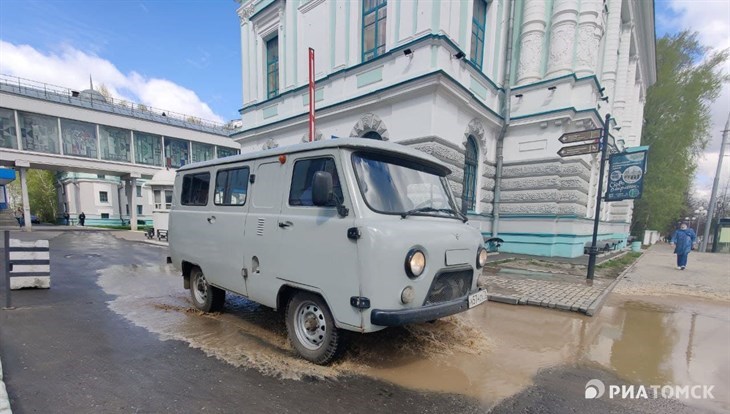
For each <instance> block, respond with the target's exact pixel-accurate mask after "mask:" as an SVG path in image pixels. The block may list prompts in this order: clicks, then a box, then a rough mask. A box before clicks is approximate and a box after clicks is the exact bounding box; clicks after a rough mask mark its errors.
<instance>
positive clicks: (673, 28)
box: [0, 0, 730, 198]
mask: <svg viewBox="0 0 730 414" xmlns="http://www.w3.org/2000/svg"><path fill="white" fill-rule="evenodd" d="M637 1H647V0H637ZM237 7H238V4H237V2H236V1H234V0H175V1H173V0H154V1H153V0H107V1H103V0H56V1H38V0H0V74H4V75H12V76H18V77H21V78H26V79H30V80H33V81H39V82H45V83H49V84H52V85H57V86H61V87H67V88H71V89H86V88H88V85H89V77H90V76H91V78H92V79H93V82H94V86H96V87H98V86H99V85H101V84H103V85H105V86H106V87H107V89H109V91H110V92H111V93H112V95H113V96H116V97H120V98H123V99H126V100H129V101H133V102H140V103H143V104H145V105H147V106H151V107H155V108H160V109H165V110H171V111H174V112H180V113H183V114H188V115H193V116H196V117H199V118H202V119H206V120H210V121H217V122H227V121H230V120H233V119H239V115H238V109H240V107H241V106H242V98H241V95H242V93H241V48H240V25H239V20H238V16H237V15H236V8H237ZM655 9H656V33H657V36H660V37H661V36H663V35H664V34H671V33H676V32H678V31H680V30H683V29H691V30H695V31H698V32H699V38H700V41H701V42H702V43H703V44H705V45H707V46H710V47H712V48H714V49H717V50H721V49H723V48H730V0H656V2H655ZM724 70H725V72H726V73H730V62H727V64H726V65H725V67H724ZM728 113H730V84H726V85H724V87H723V92H722V95H721V96H720V98H719V99H718V100H717V101H716V102H715V104H714V105H712V121H713V128H712V135H711V136H710V137H708V138H710V139H711V141H710V144H709V145H708V148H707V151H706V152H705V156H704V157H703V158H702V159H700V160H699V166H698V170H697V176H696V178H695V191H696V193H697V194H698V195H699V196H700V197H703V198H709V193H710V189H711V186H712V179H713V177H714V175H715V168H716V165H717V159H718V155H719V150H720V141H721V136H722V132H721V131H722V129H723V127H724V125H725V121H726V119H727V116H728ZM724 164H725V168H723V172H722V174H721V177H722V179H723V183H722V184H723V185H722V186H721V187H723V188H724V184H725V183H726V182H728V181H730V156H729V157H725V160H724Z"/></svg>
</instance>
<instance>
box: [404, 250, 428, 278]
mask: <svg viewBox="0 0 730 414" xmlns="http://www.w3.org/2000/svg"><path fill="white" fill-rule="evenodd" d="M425 268H426V255H425V254H423V252H422V251H420V250H417V249H411V251H409V252H408V254H407V255H406V274H407V275H408V277H410V278H411V279H413V278H416V277H418V276H421V274H422V273H423V269H425Z"/></svg>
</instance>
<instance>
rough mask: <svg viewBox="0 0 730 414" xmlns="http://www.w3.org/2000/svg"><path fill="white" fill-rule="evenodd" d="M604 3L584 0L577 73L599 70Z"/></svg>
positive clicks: (579, 33)
mask: <svg viewBox="0 0 730 414" xmlns="http://www.w3.org/2000/svg"><path fill="white" fill-rule="evenodd" d="M602 9H603V5H602V4H601V2H600V1H599V0H582V1H581V3H580V16H579V17H578V44H577V47H576V48H575V75H576V76H578V77H584V76H589V75H593V74H595V73H596V72H598V52H599V50H600V47H601V37H603V17H602V15H601V12H602Z"/></svg>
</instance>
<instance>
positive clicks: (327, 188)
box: [312, 171, 333, 206]
mask: <svg viewBox="0 0 730 414" xmlns="http://www.w3.org/2000/svg"><path fill="white" fill-rule="evenodd" d="M332 191H333V190H332V174H331V173H328V172H327V171H317V172H315V173H314V178H313V180H312V204H314V205H315V206H326V205H327V204H329V203H330V200H332V196H333V192H332Z"/></svg>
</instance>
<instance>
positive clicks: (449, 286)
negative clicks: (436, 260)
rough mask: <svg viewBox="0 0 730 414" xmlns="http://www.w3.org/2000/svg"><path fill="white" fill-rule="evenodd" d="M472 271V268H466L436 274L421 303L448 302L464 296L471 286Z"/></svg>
mask: <svg viewBox="0 0 730 414" xmlns="http://www.w3.org/2000/svg"><path fill="white" fill-rule="evenodd" d="M473 273H474V272H473V270H472V269H468V270H458V271H455V272H444V273H440V274H438V275H436V278H434V280H433V283H431V289H430V290H429V291H428V296H426V301H425V302H424V303H423V304H424V305H430V304H434V303H440V302H448V301H450V300H455V299H459V298H461V297H464V296H466V295H467V294H468V293H469V289H470V288H471V280H472V277H473Z"/></svg>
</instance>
